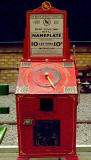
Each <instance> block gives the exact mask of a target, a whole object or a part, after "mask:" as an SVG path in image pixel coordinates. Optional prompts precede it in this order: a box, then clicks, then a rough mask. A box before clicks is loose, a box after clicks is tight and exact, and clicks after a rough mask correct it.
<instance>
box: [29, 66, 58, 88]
mask: <svg viewBox="0 0 91 160" xmlns="http://www.w3.org/2000/svg"><path fill="white" fill-rule="evenodd" d="M32 81H33V82H34V83H35V84H36V85H38V86H40V87H53V88H54V87H55V86H56V85H57V84H58V83H59V82H60V81H61V75H60V72H59V71H57V70H56V69H54V68H51V67H43V68H40V69H38V70H36V71H35V72H33V73H32Z"/></svg>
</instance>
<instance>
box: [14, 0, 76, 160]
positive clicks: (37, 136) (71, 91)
mask: <svg viewBox="0 0 91 160" xmlns="http://www.w3.org/2000/svg"><path fill="white" fill-rule="evenodd" d="M77 103H78V92H77V82H76V66H75V62H74V61H73V60H72V59H70V46H69V40H68V29H67V17H66V11H60V10H58V9H56V8H54V7H52V6H51V4H50V3H49V2H44V3H43V4H42V6H41V7H39V8H37V9H35V10H33V11H28V12H27V13H26V32H25V40H24V54H23V59H22V60H21V63H20V68H19V77H18V83H17V87H16V111H17V128H18V143H19V156H18V158H17V160H29V159H30V158H55V157H56V158H60V159H62V158H63V159H65V160H78V157H77V154H76V112H77Z"/></svg>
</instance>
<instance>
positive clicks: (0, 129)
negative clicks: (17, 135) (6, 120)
mask: <svg viewBox="0 0 91 160" xmlns="http://www.w3.org/2000/svg"><path fill="white" fill-rule="evenodd" d="M6 130H7V128H6V127H4V126H0V143H1V142H2V140H3V137H4V135H5V132H6Z"/></svg>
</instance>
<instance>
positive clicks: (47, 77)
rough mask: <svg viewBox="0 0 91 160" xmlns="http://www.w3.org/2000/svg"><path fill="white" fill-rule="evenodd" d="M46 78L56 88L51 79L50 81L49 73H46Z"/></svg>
mask: <svg viewBox="0 0 91 160" xmlns="http://www.w3.org/2000/svg"><path fill="white" fill-rule="evenodd" d="M45 78H46V79H48V81H49V82H50V84H51V86H52V87H53V88H55V86H54V84H53V82H52V81H51V79H50V77H49V73H48V72H46V73H45Z"/></svg>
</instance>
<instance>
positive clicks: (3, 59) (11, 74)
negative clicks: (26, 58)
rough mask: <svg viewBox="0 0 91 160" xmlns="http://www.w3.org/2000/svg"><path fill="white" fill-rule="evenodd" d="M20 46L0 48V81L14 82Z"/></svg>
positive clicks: (16, 74) (20, 55) (20, 50)
mask: <svg viewBox="0 0 91 160" xmlns="http://www.w3.org/2000/svg"><path fill="white" fill-rule="evenodd" d="M21 59H22V48H15V47H14V48H13V47H12V48H4V49H3V48H0V83H7V84H16V82H17V78H18V68H19V64H20V60H21Z"/></svg>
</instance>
